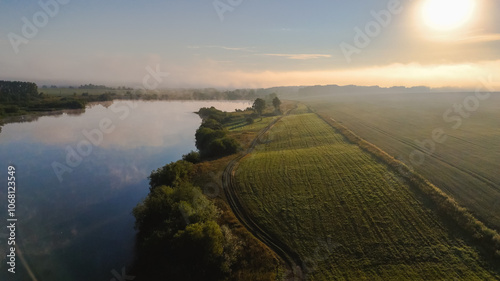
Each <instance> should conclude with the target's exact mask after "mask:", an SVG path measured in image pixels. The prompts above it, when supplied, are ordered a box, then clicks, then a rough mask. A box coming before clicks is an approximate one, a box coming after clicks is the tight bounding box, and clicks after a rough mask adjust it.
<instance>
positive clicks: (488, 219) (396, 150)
mask: <svg viewBox="0 0 500 281" xmlns="http://www.w3.org/2000/svg"><path fill="white" fill-rule="evenodd" d="M468 95H470V94H467V93H460V94H435V93H433V94H419V95H414V96H406V95H405V96H401V95H378V96H363V97H358V96H356V97H341V96H339V97H336V96H332V97H329V98H328V99H326V100H321V101H319V100H318V101H316V100H313V99H311V100H310V101H308V104H310V105H311V106H312V107H313V108H314V109H316V110H317V112H318V113H323V114H327V115H329V116H331V117H333V118H334V119H335V120H337V121H339V122H342V123H343V124H344V125H345V126H347V127H348V128H349V129H351V130H352V131H354V132H355V133H356V134H357V135H359V136H360V137H362V138H364V139H366V140H367V141H369V142H371V143H373V144H375V145H376V146H378V147H380V148H381V149H382V150H384V151H386V152H387V153H389V154H390V155H392V156H394V157H396V158H398V159H399V160H401V161H403V162H405V163H406V164H407V165H411V166H412V167H413V168H414V169H415V170H416V171H417V172H418V173H420V174H422V175H423V176H425V177H426V178H427V179H428V180H430V181H431V182H432V183H433V184H435V185H436V186H438V187H439V188H440V189H442V190H443V191H445V192H446V193H448V194H449V195H451V196H452V197H454V198H455V199H456V200H457V201H458V202H459V203H460V204H462V205H463V206H465V207H467V208H468V209H469V210H471V211H472V212H473V213H474V215H475V216H476V217H478V218H480V219H481V220H482V221H484V222H485V223H487V224H488V225H489V226H490V227H492V228H495V229H497V230H500V173H499V169H500V166H499V165H500V146H499V144H500V123H499V122H498V120H500V115H499V114H500V94H495V93H492V94H491V98H489V100H488V101H487V102H483V103H481V104H480V106H479V108H478V110H477V111H474V112H466V113H467V114H469V116H468V117H467V118H461V119H460V118H459V117H460V115H459V114H458V113H454V112H452V113H449V116H452V117H453V118H456V119H454V120H455V121H454V122H446V121H445V120H444V119H443V114H444V113H446V112H447V110H450V109H452V108H453V107H452V106H454V105H456V104H460V103H462V101H463V100H464V99H465V98H466V97H467V96H468ZM359 100H362V101H363V102H359ZM459 119H460V121H457V120H459ZM457 122H460V123H457ZM455 125H460V126H457V128H453V126H455ZM434 129H443V130H444V132H445V133H446V135H447V138H446V140H445V141H444V142H443V143H434V144H435V147H434V151H433V152H432V153H428V151H426V149H425V148H422V147H421V146H419V145H418V144H417V141H419V142H423V141H424V140H426V139H431V137H432V131H433V130H434ZM427 148H428V146H427ZM415 151H417V152H418V153H423V154H421V155H424V158H423V161H422V163H418V158H415V159H416V160H415V161H412V160H410V155H411V153H413V152H415Z"/></svg>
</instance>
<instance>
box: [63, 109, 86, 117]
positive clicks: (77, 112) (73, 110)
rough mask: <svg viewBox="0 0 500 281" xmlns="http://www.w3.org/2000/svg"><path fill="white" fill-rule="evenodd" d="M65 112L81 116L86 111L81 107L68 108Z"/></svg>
mask: <svg viewBox="0 0 500 281" xmlns="http://www.w3.org/2000/svg"><path fill="white" fill-rule="evenodd" d="M63 112H64V113H66V114H68V115H71V116H79V115H82V114H84V113H85V108H81V109H68V110H63Z"/></svg>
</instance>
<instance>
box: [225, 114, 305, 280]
mask: <svg viewBox="0 0 500 281" xmlns="http://www.w3.org/2000/svg"><path fill="white" fill-rule="evenodd" d="M291 110H293V109H291ZM291 110H289V111H287V112H286V114H285V115H288V114H289V113H290V111H291ZM285 115H284V116H285ZM281 118H283V116H281V117H279V118H277V119H276V120H274V121H273V122H271V123H270V124H269V125H268V126H267V127H266V128H264V129H263V130H262V131H260V133H259V134H258V135H257V137H255V139H254V140H253V141H252V143H251V144H250V147H249V148H248V149H247V151H245V152H244V153H243V154H241V155H239V156H238V157H236V158H235V159H233V160H232V161H231V162H229V164H228V165H227V167H226V169H225V170H224V173H223V174H222V185H223V189H224V193H225V194H226V198H227V201H228V203H229V205H230V206H231V209H232V210H233V213H234V214H235V215H236V217H237V218H238V220H239V221H240V222H241V223H242V224H243V225H244V226H245V227H246V228H247V229H248V231H250V232H251V233H252V234H253V235H254V236H255V237H257V238H258V239H259V240H260V241H262V242H263V243H264V244H266V245H267V246H268V247H269V248H271V249H272V250H273V251H274V252H275V253H276V254H277V255H278V256H279V257H280V258H281V259H283V261H284V262H285V263H286V266H287V272H286V274H285V280H287V281H292V280H293V281H299V280H304V277H303V272H302V264H303V263H302V261H301V259H300V257H299V255H298V254H297V253H295V252H294V251H293V250H292V249H290V247H288V246H287V245H285V244H284V243H283V242H282V241H280V240H279V239H276V238H275V237H273V236H272V235H271V234H269V233H267V232H266V230H265V229H262V228H261V227H260V226H259V224H258V223H256V222H255V221H254V220H253V219H252V217H251V216H250V215H249V214H248V213H247V212H246V210H245V208H244V207H243V206H242V204H241V202H240V200H239V198H238V194H237V191H236V190H237V184H236V180H235V179H234V173H235V171H236V169H237V167H238V163H239V161H240V160H241V159H243V158H244V157H245V156H247V155H248V154H250V153H251V152H252V151H253V150H254V149H255V147H256V146H257V144H258V143H259V139H260V138H261V137H262V136H263V135H264V134H265V133H267V132H268V131H269V130H270V129H271V128H272V127H273V126H274V125H275V124H276V123H277V122H278V121H280V120H281Z"/></svg>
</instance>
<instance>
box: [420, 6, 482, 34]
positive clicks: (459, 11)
mask: <svg viewBox="0 0 500 281" xmlns="http://www.w3.org/2000/svg"><path fill="white" fill-rule="evenodd" d="M475 7H476V1H475V0H427V1H426V2H425V3H424V5H423V9H422V15H423V18H424V22H425V24H426V25H427V26H429V27H430V28H432V29H435V30H438V31H450V30H453V29H456V28H459V27H461V26H462V25H464V24H465V23H467V22H468V21H469V20H470V19H471V18H472V13H473V12H474V9H475Z"/></svg>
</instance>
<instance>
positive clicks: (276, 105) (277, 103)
mask: <svg viewBox="0 0 500 281" xmlns="http://www.w3.org/2000/svg"><path fill="white" fill-rule="evenodd" d="M280 105H281V101H280V99H279V98H278V97H275V98H274V99H273V106H274V108H275V109H276V110H277V111H280Z"/></svg>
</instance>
